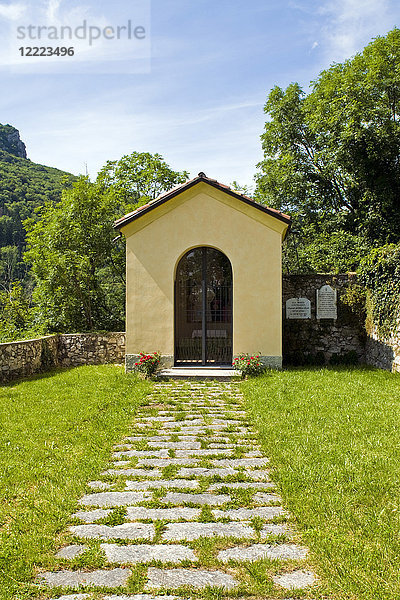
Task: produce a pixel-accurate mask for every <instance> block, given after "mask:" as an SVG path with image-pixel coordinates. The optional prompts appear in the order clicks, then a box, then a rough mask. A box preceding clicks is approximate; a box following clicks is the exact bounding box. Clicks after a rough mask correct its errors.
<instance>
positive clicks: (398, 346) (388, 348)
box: [365, 320, 400, 372]
mask: <svg viewBox="0 0 400 600" xmlns="http://www.w3.org/2000/svg"><path fill="white" fill-rule="evenodd" d="M365 362H366V363H367V364H368V365H371V366H374V367H379V368H380V369H386V370H388V371H396V372H400V320H399V322H398V327H397V331H396V332H395V333H394V334H393V335H392V337H391V338H390V339H388V340H382V339H380V338H379V336H378V334H377V332H376V331H372V332H371V333H370V334H369V335H368V338H367V343H366V348H365Z"/></svg>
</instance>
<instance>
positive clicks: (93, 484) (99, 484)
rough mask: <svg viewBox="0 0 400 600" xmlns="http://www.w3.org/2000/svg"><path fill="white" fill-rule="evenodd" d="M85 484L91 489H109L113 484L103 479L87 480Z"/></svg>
mask: <svg viewBox="0 0 400 600" xmlns="http://www.w3.org/2000/svg"><path fill="white" fill-rule="evenodd" d="M87 485H88V487H90V488H92V489H93V490H109V489H110V488H111V487H112V486H113V484H112V483H106V482H105V481H89V483H88V484H87Z"/></svg>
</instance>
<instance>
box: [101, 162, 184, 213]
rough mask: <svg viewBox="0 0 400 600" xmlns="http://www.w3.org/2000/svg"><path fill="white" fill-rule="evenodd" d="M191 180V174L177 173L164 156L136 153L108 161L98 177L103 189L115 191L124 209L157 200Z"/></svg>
mask: <svg viewBox="0 0 400 600" xmlns="http://www.w3.org/2000/svg"><path fill="white" fill-rule="evenodd" d="M188 177H189V174H188V172H187V171H182V172H181V173H180V172H177V171H173V170H172V169H171V168H170V167H169V165H168V164H167V163H166V162H165V161H164V159H163V157H162V156H160V154H150V153H149V152H132V154H129V155H126V156H123V157H122V158H121V159H120V160H118V161H116V160H114V161H108V162H107V163H106V164H105V166H104V167H103V168H102V169H101V170H100V172H99V174H98V176H97V183H98V185H99V186H100V188H101V189H106V190H110V189H111V190H113V191H114V193H115V194H116V195H117V196H118V198H119V200H120V202H121V205H127V206H138V205H139V204H144V203H145V202H148V201H149V200H153V199H154V198H157V196H159V195H160V194H161V193H162V192H165V191H167V190H170V189H171V188H173V187H174V186H176V185H178V184H179V183H184V182H185V181H186V180H187V179H188Z"/></svg>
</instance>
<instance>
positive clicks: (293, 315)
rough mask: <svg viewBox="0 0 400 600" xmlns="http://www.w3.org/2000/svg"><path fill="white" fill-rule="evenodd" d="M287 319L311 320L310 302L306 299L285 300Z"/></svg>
mask: <svg viewBox="0 0 400 600" xmlns="http://www.w3.org/2000/svg"><path fill="white" fill-rule="evenodd" d="M286 318H287V319H311V302H310V300H309V299H308V298H289V300H286Z"/></svg>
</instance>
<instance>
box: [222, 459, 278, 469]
mask: <svg viewBox="0 0 400 600" xmlns="http://www.w3.org/2000/svg"><path fill="white" fill-rule="evenodd" d="M268 462H269V460H268V458H223V459H222V460H218V459H217V460H215V461H214V465H215V466H216V467H233V468H239V467H265V466H267V464H268Z"/></svg>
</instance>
